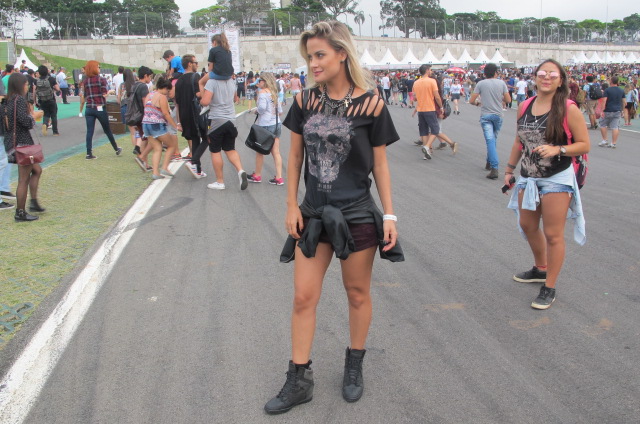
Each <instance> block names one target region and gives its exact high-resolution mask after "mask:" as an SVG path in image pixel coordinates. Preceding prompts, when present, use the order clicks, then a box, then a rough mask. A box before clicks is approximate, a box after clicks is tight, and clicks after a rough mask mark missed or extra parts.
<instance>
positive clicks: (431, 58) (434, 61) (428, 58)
mask: <svg viewBox="0 0 640 424" xmlns="http://www.w3.org/2000/svg"><path fill="white" fill-rule="evenodd" d="M420 62H421V63H426V64H428V65H441V64H442V62H440V61H439V60H438V58H437V57H436V56H435V55H434V54H433V52H432V51H431V49H428V50H427V53H426V54H425V55H424V57H423V58H422V60H421V61H420Z"/></svg>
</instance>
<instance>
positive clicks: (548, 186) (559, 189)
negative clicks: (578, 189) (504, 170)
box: [516, 179, 573, 196]
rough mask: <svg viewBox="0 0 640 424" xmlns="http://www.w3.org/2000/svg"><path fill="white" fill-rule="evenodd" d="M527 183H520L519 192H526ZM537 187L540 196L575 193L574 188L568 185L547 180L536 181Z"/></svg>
mask: <svg viewBox="0 0 640 424" xmlns="http://www.w3.org/2000/svg"><path fill="white" fill-rule="evenodd" d="M526 185H527V183H518V185H517V186H516V187H517V189H518V190H524V188H525V187H526ZM536 186H537V187H538V193H540V196H542V195H545V194H547V193H573V187H571V186H570V185H566V184H558V183H554V182H551V181H547V180H545V179H540V180H536Z"/></svg>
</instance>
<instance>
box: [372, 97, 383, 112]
mask: <svg viewBox="0 0 640 424" xmlns="http://www.w3.org/2000/svg"><path fill="white" fill-rule="evenodd" d="M373 98H374V99H376V103H375V107H374V111H373V116H375V117H378V116H380V114H381V113H382V108H384V102H383V101H382V99H381V98H380V96H374V97H373Z"/></svg>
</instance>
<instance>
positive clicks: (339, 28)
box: [300, 21, 376, 90]
mask: <svg viewBox="0 0 640 424" xmlns="http://www.w3.org/2000/svg"><path fill="white" fill-rule="evenodd" d="M316 37H317V38H322V39H323V40H327V42H328V43H329V45H330V46H331V47H332V48H333V49H334V50H335V51H337V52H340V51H344V52H345V53H346V54H347V59H346V60H345V68H346V70H347V78H348V79H349V81H350V82H351V83H353V85H355V86H356V87H359V88H361V89H363V90H371V89H372V88H374V87H375V86H376V85H375V83H374V82H373V78H372V77H371V74H370V73H369V72H366V71H365V70H364V69H363V68H362V66H360V60H359V59H358V55H357V52H356V47H355V43H354V42H353V38H352V37H351V32H349V28H348V27H347V26H346V25H345V24H343V23H342V22H338V21H326V22H318V23H317V24H315V25H314V26H313V27H312V28H311V29H310V30H308V31H305V32H303V33H302V34H301V35H300V54H301V55H302V58H303V59H304V60H305V61H306V62H307V69H308V68H309V53H308V52H307V41H309V39H311V38H316ZM311 83H312V84H313V85H312V86H315V83H314V82H312V81H311Z"/></svg>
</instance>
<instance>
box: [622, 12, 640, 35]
mask: <svg viewBox="0 0 640 424" xmlns="http://www.w3.org/2000/svg"><path fill="white" fill-rule="evenodd" d="M622 22H624V29H625V30H627V31H629V32H631V34H632V37H633V39H634V40H635V39H636V37H637V36H638V33H640V15H639V14H637V13H634V14H633V15H629V16H627V17H626V18H623V19H622Z"/></svg>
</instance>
